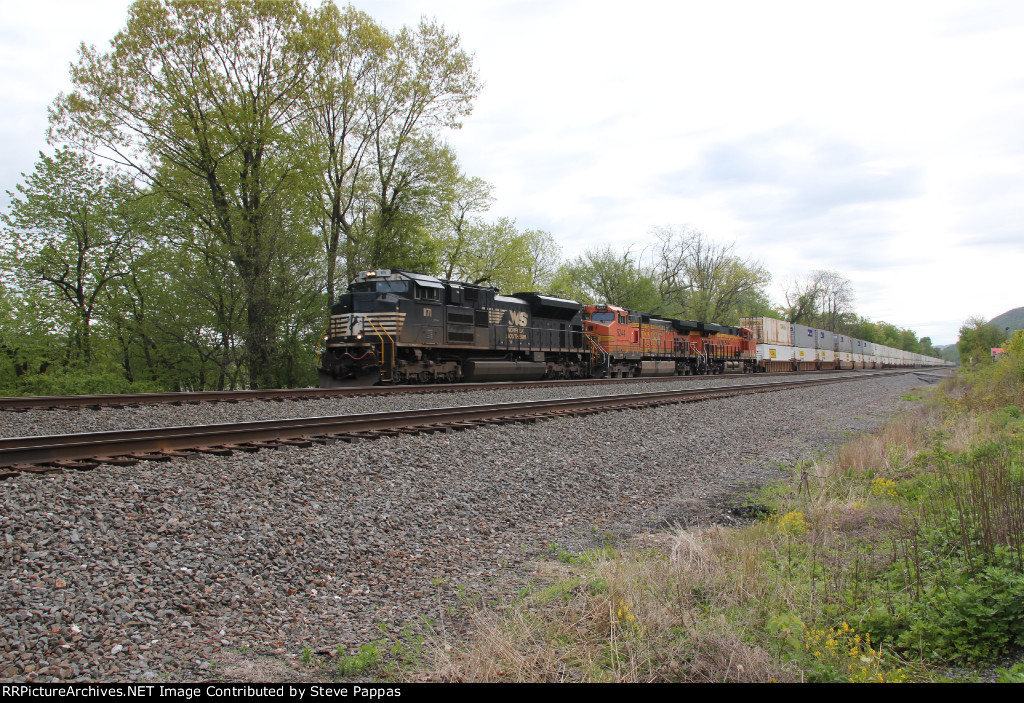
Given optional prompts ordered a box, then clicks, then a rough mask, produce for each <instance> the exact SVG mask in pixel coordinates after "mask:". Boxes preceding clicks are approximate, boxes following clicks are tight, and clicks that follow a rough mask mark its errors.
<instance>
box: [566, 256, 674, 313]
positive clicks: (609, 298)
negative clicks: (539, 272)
mask: <svg viewBox="0 0 1024 703" xmlns="http://www.w3.org/2000/svg"><path fill="white" fill-rule="evenodd" d="M551 292H552V293H553V294H554V295H559V296H562V297H565V298H571V299H574V300H578V301H580V302H583V303H609V304H612V305H619V306H621V307H624V308H628V309H630V310H640V311H643V312H658V308H659V307H660V299H659V296H658V289H657V286H656V284H655V281H654V278H653V277H652V276H651V275H650V274H649V273H648V272H646V271H644V270H643V269H642V268H641V267H640V265H639V263H638V262H637V261H636V259H634V257H633V254H632V253H631V252H630V251H629V250H628V249H627V250H626V251H624V252H622V253H621V254H620V253H617V252H616V251H615V250H613V249H612V248H611V247H608V246H606V247H602V248H599V249H588V250H587V251H585V252H584V253H583V255H582V256H578V257H576V258H575V259H573V260H572V261H569V262H566V263H564V264H562V265H561V266H560V267H559V268H558V270H557V272H556V273H555V275H554V278H553V280H552V282H551Z"/></svg>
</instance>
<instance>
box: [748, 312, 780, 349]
mask: <svg viewBox="0 0 1024 703" xmlns="http://www.w3.org/2000/svg"><path fill="white" fill-rule="evenodd" d="M740 325H741V326H742V327H748V328H749V329H750V330H751V331H752V332H753V333H754V339H756V340H757V342H758V343H759V344H774V345H778V346H784V347H789V346H792V344H793V341H792V339H790V336H789V323H788V322H783V321H782V320H776V319H775V318H773V317H741V318H740Z"/></svg>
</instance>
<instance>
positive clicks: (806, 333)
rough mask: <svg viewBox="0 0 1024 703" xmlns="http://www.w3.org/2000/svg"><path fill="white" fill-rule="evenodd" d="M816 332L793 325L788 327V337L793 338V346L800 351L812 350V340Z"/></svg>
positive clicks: (802, 326) (813, 346)
mask: <svg viewBox="0 0 1024 703" xmlns="http://www.w3.org/2000/svg"><path fill="white" fill-rule="evenodd" d="M815 332H816V330H815V329H814V328H813V327H806V326H804V325H793V326H792V327H790V335H791V336H792V337H793V346H794V347H800V348H801V349H814V348H815V342H814V338H815V337H816V336H817V335H816V334H815Z"/></svg>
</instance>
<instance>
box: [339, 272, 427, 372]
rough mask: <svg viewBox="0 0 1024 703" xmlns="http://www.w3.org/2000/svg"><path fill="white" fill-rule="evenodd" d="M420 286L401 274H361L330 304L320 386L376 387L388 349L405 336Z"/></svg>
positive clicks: (406, 275)
mask: <svg viewBox="0 0 1024 703" xmlns="http://www.w3.org/2000/svg"><path fill="white" fill-rule="evenodd" d="M419 287H420V286H418V285H417V283H416V281H414V280H412V279H411V278H410V276H409V275H408V274H406V273H404V272H402V271H392V270H390V269H377V270H374V271H362V272H360V273H359V274H358V275H357V276H356V277H355V278H354V279H353V280H352V282H351V283H350V284H349V287H348V292H347V293H343V294H342V295H340V296H338V300H337V302H335V303H334V305H332V306H331V318H330V321H329V322H328V325H327V330H326V331H325V333H324V338H323V343H324V348H323V350H322V351H321V354H320V385H321V386H323V387H330V386H338V385H373V384H374V383H377V382H378V381H379V380H380V365H381V359H382V358H383V355H384V354H385V353H386V351H387V349H388V348H389V347H390V348H392V349H393V348H394V347H395V346H396V344H397V339H398V337H399V335H400V333H401V328H402V323H403V320H404V317H405V313H404V312H403V311H402V308H404V307H406V306H407V304H408V302H409V301H411V300H412V297H413V296H414V295H416V294H417V292H418V291H417V289H418V288H419Z"/></svg>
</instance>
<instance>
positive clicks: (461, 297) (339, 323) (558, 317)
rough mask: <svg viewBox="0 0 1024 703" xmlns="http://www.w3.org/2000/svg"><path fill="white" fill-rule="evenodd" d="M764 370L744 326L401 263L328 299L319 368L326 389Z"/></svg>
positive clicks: (364, 275) (368, 274)
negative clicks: (439, 274) (507, 286)
mask: <svg viewBox="0 0 1024 703" xmlns="http://www.w3.org/2000/svg"><path fill="white" fill-rule="evenodd" d="M756 370H758V362H757V343H756V340H755V339H754V338H753V336H752V332H751V330H750V329H748V328H742V327H726V326H722V325H716V324H713V323H707V322H692V321H686V320H668V319H664V318H660V317H657V316H655V315H649V314H647V313H642V312H636V311H633V310H626V309H624V308H621V307H617V306H614V305H581V304H580V303H577V302H575V301H573V300H566V299H563V298H556V297H553V296H549V295H542V294H539V293H516V294H514V295H511V296H505V295H500V294H499V292H498V291H497V290H496V289H495V288H490V287H485V286H479V285H474V284H470V283H460V282H456V281H447V280H442V279H439V278H435V277H434V276H427V275H424V274H420V273H413V272H410V271H402V270H398V269H382V270H376V271H364V272H362V273H360V274H359V275H358V276H356V278H355V279H354V280H353V281H352V282H351V284H350V285H349V288H348V292H347V293H345V294H343V295H342V296H340V297H339V299H338V301H337V302H336V303H335V304H334V305H333V306H332V307H331V317H330V322H329V323H328V325H327V330H326V332H325V334H324V338H323V347H322V349H321V352H320V368H319V372H320V385H321V386H322V387H332V386H346V385H372V384H376V383H386V384H400V383H452V382H457V381H498V380H541V379H551V378H602V377H603V378H622V377H634V376H668V375H688V374H704V373H723V372H726V371H730V372H753V371H756Z"/></svg>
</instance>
